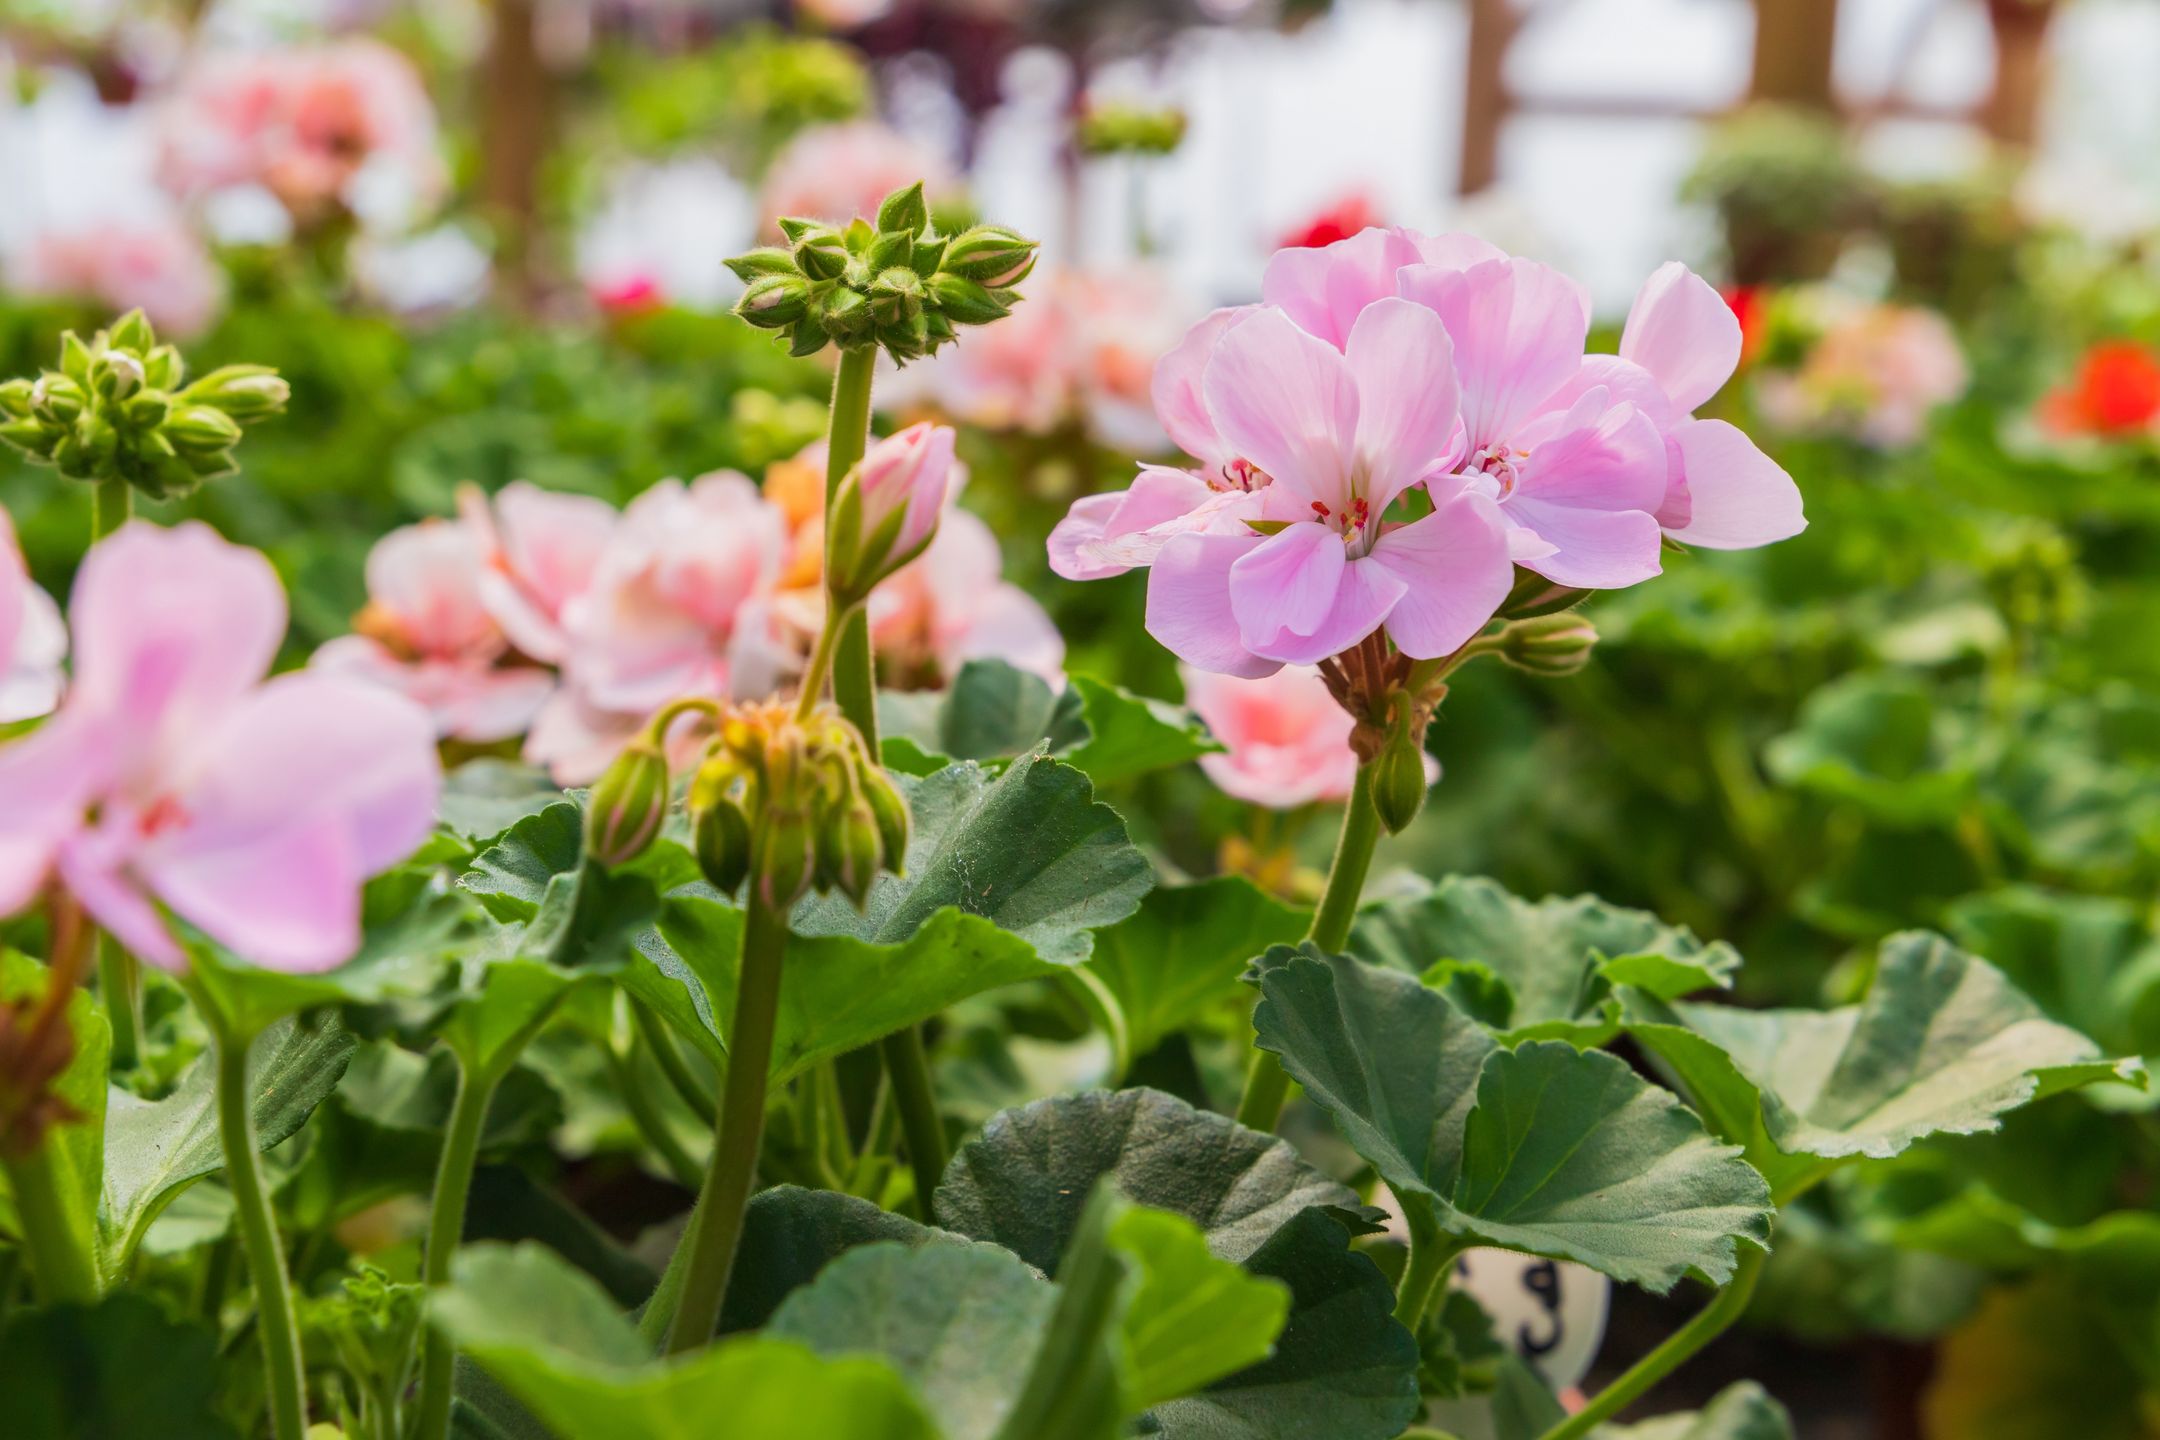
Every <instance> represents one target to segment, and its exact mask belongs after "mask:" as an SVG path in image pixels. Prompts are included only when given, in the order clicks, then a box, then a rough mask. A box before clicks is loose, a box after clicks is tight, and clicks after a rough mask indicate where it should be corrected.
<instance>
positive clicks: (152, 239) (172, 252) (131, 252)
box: [8, 215, 225, 340]
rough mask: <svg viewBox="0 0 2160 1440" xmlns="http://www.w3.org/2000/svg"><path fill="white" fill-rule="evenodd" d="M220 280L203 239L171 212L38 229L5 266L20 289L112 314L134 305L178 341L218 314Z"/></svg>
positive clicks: (221, 291)
mask: <svg viewBox="0 0 2160 1440" xmlns="http://www.w3.org/2000/svg"><path fill="white" fill-rule="evenodd" d="M224 279H225V277H224V272H223V271H221V270H219V269H218V267H217V263H216V262H215V261H214V260H212V259H211V258H210V252H209V250H208V249H206V248H205V247H204V245H203V243H202V241H201V239H200V238H198V237H197V236H196V235H195V233H194V232H193V231H192V230H190V229H188V228H187V226H186V225H184V224H182V223H181V221H180V219H179V218H178V217H177V216H172V215H165V216H158V217H154V218H145V217H136V218H132V219H122V218H119V217H111V218H107V219H103V220H97V221H94V222H90V223H88V224H84V225H81V226H78V227H76V228H74V229H68V230H47V231H43V232H40V233H39V234H37V235H35V236H33V237H32V238H31V239H30V241H29V243H28V244H27V245H26V246H25V247H24V248H23V249H22V250H21V251H19V252H18V253H17V254H16V256H15V258H14V260H13V261H12V263H10V264H9V266H8V281H9V284H10V285H11V286H12V287H13V288H14V289H16V290H17V291H19V292H21V293H22V294H24V295H53V296H62V297H65V298H68V299H73V300H87V301H91V302H94V303H95V304H96V305H97V306H98V307H99V308H101V309H105V310H110V311H113V312H115V313H120V312H124V311H128V310H134V309H138V308H139V309H141V310H142V311H143V313H144V314H146V315H148V316H149V317H150V322H151V323H152V324H153V325H155V326H157V328H158V329H159V330H160V331H163V332H166V333H167V334H169V335H170V337H171V338H173V339H176V340H185V339H187V338H189V337H190V336H193V335H198V334H200V333H202V332H203V331H204V330H206V329H208V328H209V326H210V322H211V321H212V320H214V319H216V318H217V312H218V306H219V305H220V304H221V303H222V302H223V300H224V288H225V287H224Z"/></svg>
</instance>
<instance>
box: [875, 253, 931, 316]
mask: <svg viewBox="0 0 2160 1440" xmlns="http://www.w3.org/2000/svg"><path fill="white" fill-rule="evenodd" d="M922 308H923V281H922V276H920V275H917V274H916V273H915V272H914V271H913V270H911V269H909V268H908V267H907V266H905V265H893V266H890V267H888V268H886V269H884V270H881V271H879V272H878V277H877V279H875V280H873V281H871V282H870V313H871V315H872V316H874V317H875V318H876V320H877V323H878V324H880V325H891V324H895V323H897V322H899V321H901V320H904V319H906V318H907V317H908V316H910V315H920V314H921V313H922Z"/></svg>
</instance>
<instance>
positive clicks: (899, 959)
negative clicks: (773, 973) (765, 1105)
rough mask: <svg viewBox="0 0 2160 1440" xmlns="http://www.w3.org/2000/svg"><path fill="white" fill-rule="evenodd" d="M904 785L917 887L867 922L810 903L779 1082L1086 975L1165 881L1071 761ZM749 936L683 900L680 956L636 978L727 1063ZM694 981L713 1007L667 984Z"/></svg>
mask: <svg viewBox="0 0 2160 1440" xmlns="http://www.w3.org/2000/svg"><path fill="white" fill-rule="evenodd" d="M899 783H900V786H901V789H902V791H903V793H906V794H907V796H908V800H909V806H910V808H911V809H912V811H913V812H914V817H915V830H914V835H913V837H912V839H911V841H910V843H909V846H908V856H907V873H906V875H905V876H885V877H883V878H881V879H880V880H879V881H878V882H877V884H876V885H875V886H874V887H873V888H872V890H871V892H870V898H869V904H868V906H867V908H866V909H865V910H863V911H861V912H858V911H856V910H855V908H854V907H853V906H851V905H849V904H848V903H847V901H846V900H845V899H844V898H842V897H839V896H837V895H835V896H811V897H809V898H808V899H806V900H804V901H803V902H802V904H801V905H799V906H798V907H796V910H795V914H794V916H793V918H792V921H791V924H792V926H793V929H794V932H795V935H794V938H793V939H792V940H790V941H789V944H788V958H787V965H786V967H785V970H784V972H783V974H782V977H781V987H780V1015H779V1021H778V1027H777V1030H776V1033H775V1038H774V1046H773V1072H772V1073H773V1077H774V1079H775V1080H779V1079H784V1078H787V1077H789V1076H793V1075H796V1074H800V1073H801V1072H802V1071H803V1070H804V1069H806V1068H807V1067H809V1066H811V1065H813V1064H815V1063H817V1062H818V1061H819V1060H822V1059H827V1058H830V1057H832V1056H835V1055H839V1054H841V1053H844V1052H845V1051H848V1050H852V1049H854V1048H856V1047H857V1046H860V1045H864V1044H867V1043H869V1042H870V1041H872V1040H875V1039H877V1038H879V1037H880V1036H883V1035H888V1034H891V1033H892V1032H893V1031H895V1030H898V1029H900V1028H901V1027H902V1026H905V1025H911V1024H914V1023H916V1022H917V1021H920V1020H923V1019H925V1018H927V1017H929V1016H931V1015H934V1014H936V1013H937V1012H938V1011H940V1010H942V1009H944V1008H945V1007H946V1006H948V1005H951V1004H953V1003H955V1002H956V1001H959V1000H963V999H965V998H967V997H968V996H970V995H975V994H979V993H981V992H982V991H985V990H990V989H994V988H996V987H998V986H1001V985H1008V984H1011V983H1013V982H1015V981H1018V980H1027V979H1033V978H1036V977H1038V976H1042V975H1047V974H1053V973H1056V971H1057V970H1058V969H1059V968H1060V967H1067V966H1071V965H1075V964H1078V963H1079V962H1080V961H1082V960H1085V959H1086V958H1087V957H1088V954H1089V952H1090V950H1091V949H1092V948H1093V945H1094V936H1093V934H1092V933H1091V932H1092V931H1093V930H1094V929H1096V928H1097V927H1099V926H1105V925H1111V924H1115V923H1116V922H1117V921H1119V920H1122V919H1124V918H1125V917H1126V916H1128V915H1130V914H1132V913H1133V910H1134V908H1135V907H1136V906H1137V905H1138V904H1139V901H1140V898H1141V896H1142V895H1144V894H1145V893H1146V891H1147V890H1148V888H1149V886H1150V885H1151V884H1152V883H1153V880H1154V874H1153V871H1152V870H1151V869H1150V867H1149V865H1148V862H1147V859H1146V857H1144V856H1143V855H1141V854H1140V852H1139V851H1138V850H1136V849H1134V848H1133V846H1132V844H1131V842H1130V841H1129V840H1127V839H1126V837H1125V825H1124V822H1123V821H1122V820H1120V819H1119V818H1118V816H1117V812H1115V811H1114V810H1112V809H1110V808H1109V807H1108V806H1107V805H1102V804H1098V803H1096V802H1095V801H1094V800H1093V799H1092V791H1091V788H1090V786H1089V784H1088V781H1087V777H1086V776H1084V775H1082V774H1081V773H1080V772H1079V771H1077V770H1075V769H1073V768H1072V767H1071V766H1069V765H1062V764H1059V763H1058V762H1057V761H1054V760H1046V759H1043V758H1041V757H1039V756H1026V757H1023V758H1022V759H1020V760H1018V761H1016V762H1014V764H1013V765H1012V766H1011V767H1009V768H1008V769H1007V770H1006V771H1005V772H1004V773H1003V774H1001V775H999V776H997V777H996V778H995V779H993V778H992V777H991V776H990V775H989V774H988V773H987V772H985V771H984V770H982V769H981V768H979V767H977V766H975V765H972V764H969V765H956V766H954V767H952V768H950V769H947V770H943V771H940V772H939V773H938V774H936V775H933V776H931V777H930V778H929V779H927V780H921V781H915V780H908V779H906V778H902V779H901V780H900V782H899ZM741 926H742V914H741V911H739V910H738V909H736V908H735V907H734V906H733V905H731V904H728V903H727V902H725V901H722V900H718V899H713V898H709V896H701V895H697V894H690V893H678V894H675V895H672V896H671V897H670V898H669V900H668V903H667V906H666V908H665V910H664V912H663V914H662V917H661V934H662V935H663V936H664V937H665V939H666V941H667V948H668V950H669V951H671V952H672V954H671V955H665V956H659V957H655V958H654V959H653V960H652V964H651V968H650V970H647V969H646V968H645V967H643V966H640V967H636V968H634V969H633V971H632V972H631V975H630V976H629V977H628V979H627V980H626V983H627V984H629V985H631V986H632V988H633V989H635V991H636V993H638V994H639V995H640V996H641V997H644V998H649V999H651V1000H652V1001H653V1003H655V1004H656V1005H658V1006H659V1007H660V1008H661V1010H662V1013H664V1014H666V1015H667V1016H668V1018H669V1019H670V1020H671V1022H673V1023H675V1024H677V1025H680V1026H685V1027H687V1026H690V1025H691V1024H693V1023H694V1025H695V1027H696V1028H695V1029H689V1030H686V1033H689V1034H691V1035H692V1036H693V1038H694V1039H695V1040H696V1041H697V1043H699V1044H701V1045H703V1046H704V1047H705V1048H706V1049H707V1052H708V1053H709V1054H712V1055H714V1056H715V1057H717V1056H718V1055H719V1054H720V1053H722V1045H723V1039H722V1037H724V1036H725V1035H726V1033H727V1029H728V1025H729V1022H730V1018H731V1017H732V1015H733V1012H734V1003H735V989H736V986H735V974H736V967H737V965H738V964H739V963H740V960H741V949H742V943H741V933H742V932H741ZM690 979H694V980H695V981H696V982H697V989H698V990H699V991H701V992H702V996H699V995H697V994H694V993H690V992H688V991H687V990H686V988H685V986H684V985H683V984H680V983H678V984H677V986H676V989H675V990H674V991H669V990H668V989H667V988H666V984H667V982H669V981H670V980H672V981H674V982H687V981H688V980H690ZM699 998H702V1000H703V1002H704V1003H703V1004H702V1005H699V1004H698V1003H697V1000H698V999H699Z"/></svg>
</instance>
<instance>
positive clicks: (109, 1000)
mask: <svg viewBox="0 0 2160 1440" xmlns="http://www.w3.org/2000/svg"><path fill="white" fill-rule="evenodd" d="M97 967H98V993H99V994H100V995H102V996H104V997H105V1017H106V1019H108V1020H110V1021H111V1022H112V1068H113V1069H115V1070H132V1069H133V1068H135V1065H136V1064H137V1063H138V1062H139V1061H140V1059H141V1057H142V1029H143V1011H142V968H141V967H140V966H138V965H137V964H136V963H135V957H134V956H132V955H130V954H128V953H127V951H125V950H123V949H121V948H120V942H119V941H117V940H115V939H113V938H112V936H110V935H107V934H106V933H105V932H104V931H102V930H101V931H99V932H98V937H97Z"/></svg>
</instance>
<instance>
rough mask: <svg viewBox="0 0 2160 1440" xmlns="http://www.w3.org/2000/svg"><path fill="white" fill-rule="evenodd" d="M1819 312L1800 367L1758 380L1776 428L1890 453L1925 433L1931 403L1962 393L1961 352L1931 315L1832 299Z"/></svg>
mask: <svg viewBox="0 0 2160 1440" xmlns="http://www.w3.org/2000/svg"><path fill="white" fill-rule="evenodd" d="M1821 308H1822V309H1823V311H1824V312H1825V314H1824V316H1823V326H1822V331H1821V334H1820V336H1819V338H1817V340H1816V341H1815V344H1814V345H1813V347H1812V348H1810V349H1809V351H1808V353H1807V358H1806V359H1805V360H1803V361H1802V362H1801V364H1800V368H1799V369H1798V370H1796V371H1769V370H1766V371H1764V372H1763V373H1762V374H1761V375H1760V376H1759V377H1758V378H1757V381H1756V400H1757V403H1758V405H1759V406H1760V407H1761V409H1762V412H1763V414H1764V415H1766V416H1768V417H1769V418H1770V419H1771V420H1773V421H1775V422H1776V423H1777V424H1779V425H1781V426H1783V427H1785V428H1787V429H1790V430H1816V431H1828V432H1831V433H1834V434H1844V435H1851V436H1853V437H1854V438H1856V439H1858V440H1860V441H1862V442H1863V443H1865V444H1868V445H1871V446H1873V447H1875V448H1876V449H1878V450H1896V449H1902V448H1903V447H1905V446H1908V445H1912V444H1914V443H1916V442H1917V441H1918V440H1919V439H1920V437H1921V436H1922V435H1924V434H1925V433H1926V432H1927V420H1928V415H1929V414H1930V412H1932V411H1933V410H1934V409H1935V408H1936V407H1937V406H1938V405H1946V404H1948V403H1949V402H1950V401H1952V400H1955V399H1957V398H1958V396H1960V395H1962V394H1964V393H1965V385H1966V382H1967V380H1968V378H1969V377H1968V372H1967V370H1966V367H1965V354H1964V352H1963V351H1962V350H1960V349H1959V348H1958V342H1957V336H1956V335H1955V334H1954V333H1953V332H1952V331H1951V329H1950V325H1949V322H1947V321H1945V320H1944V319H1943V318H1942V316H1940V315H1938V314H1936V313H1935V312H1934V311H1932V310H1923V309H1921V308H1919V307H1918V306H1912V305H1857V306H1850V305H1840V304H1838V303H1836V302H1834V301H1826V302H1824V303H1823V305H1822V307H1821Z"/></svg>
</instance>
